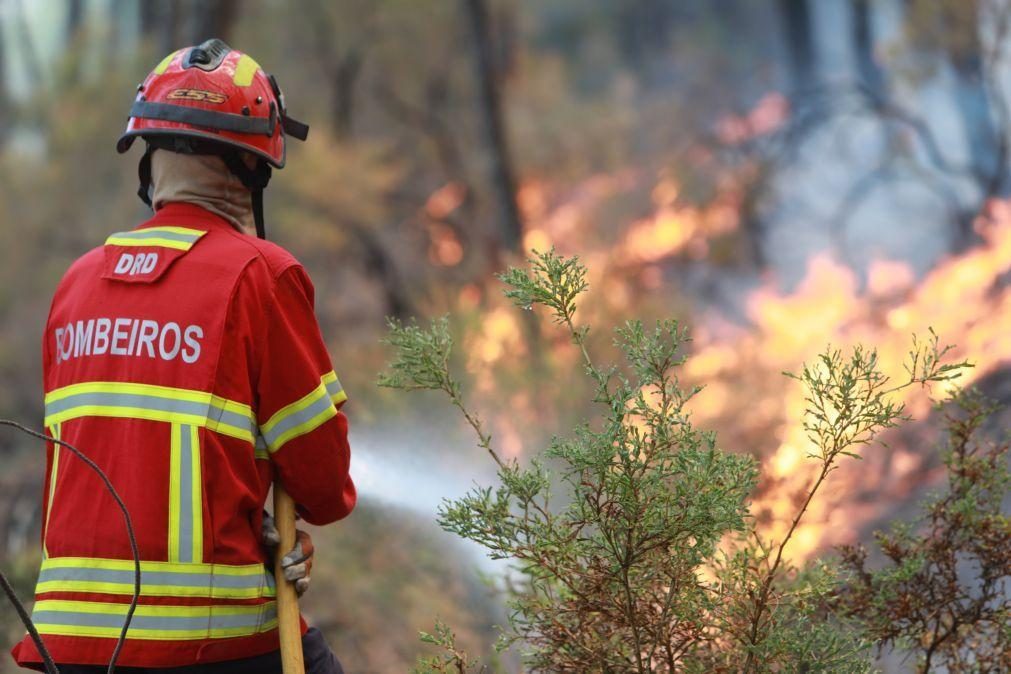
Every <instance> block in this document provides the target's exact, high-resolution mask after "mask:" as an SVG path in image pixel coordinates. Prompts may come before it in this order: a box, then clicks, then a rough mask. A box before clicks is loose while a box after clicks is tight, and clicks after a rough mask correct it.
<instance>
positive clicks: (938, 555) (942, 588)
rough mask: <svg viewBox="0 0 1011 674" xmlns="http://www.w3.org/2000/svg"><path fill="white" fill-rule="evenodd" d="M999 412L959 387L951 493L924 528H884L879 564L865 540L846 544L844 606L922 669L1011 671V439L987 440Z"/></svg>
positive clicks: (952, 412) (934, 504) (949, 454)
mask: <svg viewBox="0 0 1011 674" xmlns="http://www.w3.org/2000/svg"><path fill="white" fill-rule="evenodd" d="M996 411H997V407H996V406H995V405H993V404H992V403H991V402H989V401H987V400H986V399H984V398H983V397H982V396H981V395H980V394H979V393H977V392H974V391H961V392H958V393H956V394H955V396H954V397H953V398H952V400H951V401H950V404H949V412H948V413H947V416H946V419H947V425H948V449H947V451H946V452H945V456H944V464H945V466H946V467H947V469H948V482H949V484H948V490H947V492H946V493H945V494H943V495H941V496H938V497H937V498H935V499H934V500H932V501H931V502H929V503H927V504H926V506H925V508H924V515H923V517H922V521H921V522H920V523H919V525H918V526H917V527H915V528H914V527H911V526H908V525H907V526H895V527H893V529H892V530H891V531H890V532H888V533H883V532H878V533H876V534H875V538H876V540H877V544H878V545H877V547H879V548H880V551H881V553H882V554H883V556H884V564H883V565H872V564H870V563H869V562H868V551H867V549H866V548H865V547H863V546H848V547H845V548H843V549H842V569H843V570H844V571H845V572H846V576H845V583H844V585H843V587H842V590H841V592H840V593H839V595H838V597H837V598H836V599H835V603H836V605H837V606H838V608H839V609H840V610H841V611H842V612H844V613H846V614H848V615H849V616H851V617H852V618H853V619H854V620H855V621H856V622H857V623H858V624H859V625H860V628H861V630H862V631H863V632H864V634H865V635H866V636H867V638H869V639H872V640H873V641H875V642H878V643H880V644H881V645H883V646H892V647H897V648H899V649H900V650H902V651H906V652H907V653H909V654H911V655H912V656H913V657H914V659H915V662H916V663H917V667H918V671H921V672H931V671H939V670H943V671H947V672H1002V671H1008V670H1009V669H1011V597H1009V595H1008V592H1007V588H1008V586H1009V583H1011V518H1009V517H1008V516H1007V515H1006V514H1005V513H1004V512H1002V507H1001V506H1002V501H1003V500H1004V499H1005V498H1006V496H1007V494H1008V489H1009V487H1011V473H1009V471H1008V453H1009V445H1008V442H1007V441H1006V440H1005V441H1003V442H1000V443H997V442H991V441H988V440H986V439H984V438H981V437H980V436H981V435H982V432H981V429H982V428H983V425H984V423H985V422H986V420H987V419H988V418H989V417H990V416H991V415H992V414H994V412H996ZM872 566H879V568H872Z"/></svg>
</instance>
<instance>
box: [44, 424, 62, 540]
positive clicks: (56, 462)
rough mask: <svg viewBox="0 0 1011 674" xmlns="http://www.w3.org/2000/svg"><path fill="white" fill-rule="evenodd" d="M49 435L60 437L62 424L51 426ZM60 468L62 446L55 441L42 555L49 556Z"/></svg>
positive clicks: (57, 438)
mask: <svg viewBox="0 0 1011 674" xmlns="http://www.w3.org/2000/svg"><path fill="white" fill-rule="evenodd" d="M49 435H50V437H52V438H55V439H56V440H59V439H60V425H59V424H53V425H52V426H50V427H49ZM59 470H60V446H59V445H58V444H57V443H55V442H54V443H53V470H52V472H51V473H50V474H49V500H48V502H47V503H46V524H45V535H43V536H42V557H43V558H45V557H49V546H47V545H46V539H47V538H49V517H50V516H51V515H52V514H53V497H54V496H55V495H56V476H57V474H58V473H59Z"/></svg>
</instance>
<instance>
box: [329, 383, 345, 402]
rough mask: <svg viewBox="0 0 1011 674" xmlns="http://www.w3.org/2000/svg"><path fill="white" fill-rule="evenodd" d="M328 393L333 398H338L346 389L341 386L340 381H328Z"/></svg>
mask: <svg viewBox="0 0 1011 674" xmlns="http://www.w3.org/2000/svg"><path fill="white" fill-rule="evenodd" d="M326 392H327V395H329V396H330V397H331V398H333V397H334V396H337V395H339V394H341V393H343V392H344V387H343V386H341V383H340V380H334V381H328V382H326Z"/></svg>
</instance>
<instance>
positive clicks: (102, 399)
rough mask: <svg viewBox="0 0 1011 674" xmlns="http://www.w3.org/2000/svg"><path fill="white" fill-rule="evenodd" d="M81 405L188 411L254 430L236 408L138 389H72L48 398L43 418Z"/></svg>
mask: <svg viewBox="0 0 1011 674" xmlns="http://www.w3.org/2000/svg"><path fill="white" fill-rule="evenodd" d="M81 407H91V408H94V407H112V408H125V409H142V410H152V411H156V412H164V413H166V414H190V415H193V416H197V417H202V418H204V419H207V420H208V421H211V422H215V423H220V424H223V425H225V426H231V427H234V428H236V429H239V430H242V431H244V432H245V431H248V432H249V433H252V432H253V431H254V430H255V426H254V425H253V421H252V419H250V418H249V417H247V416H244V415H242V414H239V413H238V412H233V411H231V410H226V409H224V408H222V407H219V406H217V405H215V404H214V403H213V402H208V403H202V402H196V401H193V400H180V399H178V398H169V397H161V396H154V395H149V394H141V393H75V394H72V395H69V396H66V397H65V398H60V399H58V400H53V401H50V402H47V403H46V408H45V409H46V412H45V413H46V418H49V417H52V416H55V415H57V414H60V413H64V412H70V411H72V410H74V409H75V408H81ZM83 413H84V414H86V415H94V414H95V413H94V411H93V410H84V411H83Z"/></svg>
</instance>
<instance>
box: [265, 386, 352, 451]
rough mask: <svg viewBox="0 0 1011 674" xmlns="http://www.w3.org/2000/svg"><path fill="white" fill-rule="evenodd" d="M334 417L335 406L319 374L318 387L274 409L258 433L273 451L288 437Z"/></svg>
mask: <svg viewBox="0 0 1011 674" xmlns="http://www.w3.org/2000/svg"><path fill="white" fill-rule="evenodd" d="M335 416H337V408H336V407H335V406H334V403H333V401H332V400H331V399H330V394H329V392H328V391H327V385H326V382H325V381H323V378H322V377H321V378H320V383H319V386H317V387H316V388H315V389H313V390H312V391H310V392H309V393H308V394H306V395H305V396H303V397H302V398H299V399H298V400H296V401H295V402H293V403H291V404H290V405H286V406H285V407H282V408H281V409H280V410H278V411H277V412H275V413H274V415H273V416H271V417H270V419H269V420H268V421H267V423H265V424H263V425H262V426H260V433H261V434H262V435H263V439H264V440H265V441H266V442H267V449H268V450H269V451H270V452H276V451H278V450H279V449H281V447H283V446H284V444H285V443H286V442H288V441H289V440H291V439H292V438H297V437H298V436H300V435H305V434H306V433H309V432H311V431H313V430H315V429H316V428H318V427H319V426H320V425H322V424H323V423H324V422H326V421H327V420H329V419H332V418H333V417H335Z"/></svg>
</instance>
